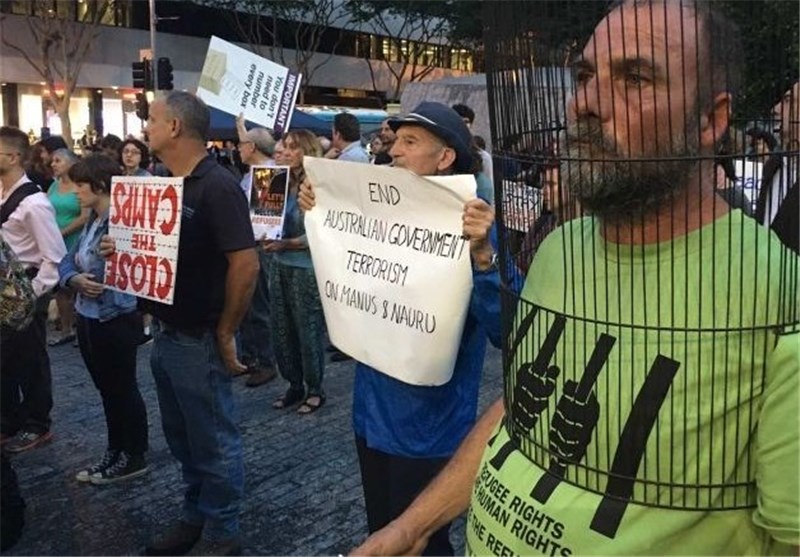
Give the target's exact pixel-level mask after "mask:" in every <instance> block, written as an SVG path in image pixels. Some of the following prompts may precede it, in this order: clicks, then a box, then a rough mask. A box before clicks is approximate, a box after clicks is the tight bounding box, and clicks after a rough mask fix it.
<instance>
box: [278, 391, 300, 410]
mask: <svg viewBox="0 0 800 557" xmlns="http://www.w3.org/2000/svg"><path fill="white" fill-rule="evenodd" d="M304 394H305V393H303V391H295V390H294V389H292V388H291V387H290V388H289V389H286V393H284V395H283V396H282V397H280V398H279V399H277V400H276V401H275V402H273V403H272V407H273V408H275V409H276V410H283V409H284V408H288V407H289V406H293V405H295V404H297V403H298V402H300V401H301V400H303V395H304Z"/></svg>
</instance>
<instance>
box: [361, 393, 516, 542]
mask: <svg viewBox="0 0 800 557" xmlns="http://www.w3.org/2000/svg"><path fill="white" fill-rule="evenodd" d="M503 413H504V410H503V400H502V399H499V400H497V401H496V402H495V403H494V404H492V406H490V407H489V409H488V410H487V411H486V412H485V413H484V414H483V416H481V419H480V420H479V421H478V423H477V424H475V427H474V428H472V431H471V432H470V434H469V435H468V436H467V438H466V439H464V441H463V442H462V443H461V446H460V447H459V448H458V451H456V454H455V455H453V458H452V459H450V462H448V463H447V466H445V467H444V469H443V470H442V471H441V472H440V473H439V475H438V476H436V478H434V480H433V481H432V482H431V483H430V484H429V485H428V487H426V488H425V489H424V490H423V492H422V493H420V494H419V496H418V497H417V498H416V499H415V500H414V502H413V503H412V504H411V506H410V507H408V509H406V511H405V512H404V513H403V514H402V515H400V516H399V517H398V518H397V519H395V520H393V521H392V522H390V523H389V524H388V525H387V526H386V527H385V528H383V529H382V530H379V531H378V532H375V533H374V534H373V535H371V536H370V537H369V538H367V540H366V541H365V542H364V543H363V544H361V545H360V546H359V547H357V548H355V549H354V550H353V551H352V552H351V555H420V554H421V552H422V551H423V550H424V549H425V546H426V545H427V544H428V539H430V537H431V535H433V533H434V532H436V531H437V530H438V529H439V528H441V527H442V526H444V525H445V524H447V523H448V522H450V521H452V520H453V519H454V518H456V517H457V516H458V515H460V514H461V513H463V512H464V511H465V510H466V509H467V507H468V506H469V500H470V495H471V493H472V485H473V484H474V483H475V478H476V476H477V475H478V467H479V466H480V463H481V457H482V456H483V452H484V450H485V449H486V444H487V443H488V442H489V437H490V436H491V434H492V432H493V431H494V429H495V427H496V426H497V424H498V422H499V421H500V419H501V418H502V417H503Z"/></svg>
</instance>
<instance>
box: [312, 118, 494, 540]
mask: <svg viewBox="0 0 800 557" xmlns="http://www.w3.org/2000/svg"><path fill="white" fill-rule="evenodd" d="M389 125H390V126H391V128H392V130H393V131H394V132H395V133H396V136H397V138H396V140H395V142H394V145H393V146H392V149H391V155H392V157H393V159H394V166H397V167H401V168H405V169H407V170H410V171H412V172H415V173H416V174H419V175H420V176H436V175H445V174H468V173H473V152H472V150H471V149H470V144H471V140H472V136H471V135H470V132H469V130H468V129H467V126H466V125H465V124H464V122H463V121H462V119H461V117H460V116H459V115H458V114H457V113H456V112H455V111H454V110H453V109H451V108H450V107H448V106H446V105H443V104H440V103H435V102H423V103H421V104H420V105H419V106H417V107H416V109H414V111H413V112H411V113H410V114H408V115H406V116H404V117H402V118H398V119H392V120H390V121H389ZM313 205H314V194H313V190H312V188H311V186H310V184H308V183H306V184H304V186H303V188H302V189H301V192H300V206H301V207H302V208H304V209H305V210H309V209H310V208H311V207H313ZM463 221H464V229H463V232H464V235H465V236H466V237H468V238H469V239H470V252H471V256H472V265H473V291H472V299H471V300H470V307H469V313H468V316H467V319H466V322H465V324H464V332H463V333H462V337H461V344H460V347H459V351H458V357H457V359H456V363H455V367H454V369H453V376H452V379H451V380H450V381H449V382H448V383H446V384H444V385H441V386H438V387H422V386H416V385H409V384H406V383H403V382H401V381H398V380H397V379H394V378H393V377H390V376H389V375H386V374H383V373H380V372H379V371H377V370H375V369H373V368H371V367H369V366H367V365H366V364H363V363H358V364H357V365H356V377H355V385H354V391H353V426H354V429H355V434H356V448H357V449H358V460H359V464H360V467H361V479H362V484H363V487H364V499H365V503H366V510H367V522H368V526H369V531H370V532H375V531H376V530H379V529H380V528H382V527H383V526H385V525H387V524H388V523H389V522H391V521H392V520H394V519H395V518H396V517H397V516H399V515H400V514H401V513H402V512H403V510H404V509H405V508H406V507H407V506H408V505H409V504H410V503H411V501H412V500H413V499H414V497H415V496H416V495H417V494H418V493H419V492H420V491H421V490H422V489H423V488H424V487H425V485H426V484H427V483H428V482H429V481H430V480H431V479H432V478H433V477H434V476H435V475H436V474H437V472H438V471H439V470H441V468H442V467H443V466H444V465H445V463H446V462H447V461H448V459H449V458H450V457H451V456H452V455H453V453H454V452H455V450H456V448H457V447H458V445H459V443H460V442H461V440H462V439H464V437H465V436H466V434H467V432H468V431H469V430H470V428H471V427H472V425H473V424H474V423H475V419H476V413H477V406H478V387H479V385H480V374H481V369H482V368H483V360H484V356H485V351H486V336H487V334H488V335H489V336H490V338H491V339H492V342H493V343H494V344H499V336H500V330H499V329H500V326H499V316H500V297H499V276H498V272H497V269H496V266H495V259H496V257H495V253H494V250H493V248H492V245H491V243H490V241H489V232H490V230H491V228H492V223H493V221H494V212H493V210H492V208H491V206H490V205H489V204H488V203H487V202H486V201H485V200H483V199H480V198H479V199H473V200H471V201H468V202H467V203H466V204H465V206H464V215H463ZM442 279H443V280H446V277H442ZM449 531H450V524H449V523H448V524H446V525H444V526H442V527H441V528H440V529H439V530H438V531H437V532H436V533H435V534H434V535H433V536H431V539H430V542H429V544H428V547H427V549H426V553H425V554H426V555H452V553H453V547H452V546H451V544H450V539H449Z"/></svg>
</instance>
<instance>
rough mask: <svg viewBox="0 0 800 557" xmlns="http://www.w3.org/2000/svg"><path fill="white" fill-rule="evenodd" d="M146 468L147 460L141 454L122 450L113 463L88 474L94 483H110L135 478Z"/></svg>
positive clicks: (145, 470) (144, 471)
mask: <svg viewBox="0 0 800 557" xmlns="http://www.w3.org/2000/svg"><path fill="white" fill-rule="evenodd" d="M147 470H148V467H147V461H145V459H144V456H143V455H130V454H128V453H126V452H125V451H122V452H120V453H119V458H117V461H116V462H115V463H114V464H112V465H111V466H109V467H108V468H106V469H105V470H103V471H102V472H98V473H97V474H94V475H92V476H89V481H90V482H92V483H93V484H95V485H106V484H112V483H114V482H121V481H123V480H131V479H133V478H137V477H139V476H141V475H142V474H144V473H146V472H147Z"/></svg>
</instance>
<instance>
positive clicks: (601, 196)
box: [562, 120, 699, 222]
mask: <svg viewBox="0 0 800 557" xmlns="http://www.w3.org/2000/svg"><path fill="white" fill-rule="evenodd" d="M676 139H678V141H673V142H672V143H673V144H674V145H680V144H681V143H682V142H683V139H684V138H683V134H682V135H681V137H680V138H676ZM697 142H698V140H697V137H696V130H694V131H691V130H690V133H687V134H686V144H685V145H683V147H682V148H679V149H675V150H672V149H671V147H666V148H664V149H659V152H656V153H653V154H648V155H646V156H644V157H640V158H631V157H623V156H621V155H620V154H619V151H618V149H617V147H616V145H615V144H614V143H613V142H611V141H609V140H607V139H606V138H605V136H604V135H603V130H602V128H601V126H600V123H599V122H598V121H597V120H582V121H579V122H576V123H574V124H571V125H570V126H569V127H568V129H567V138H566V149H565V154H566V155H567V158H568V159H570V160H564V161H563V162H562V165H565V166H566V168H562V171H564V175H565V176H566V182H567V187H568V188H569V191H570V194H571V195H573V196H575V197H576V198H577V199H578V200H579V202H580V204H581V207H582V208H583V209H585V210H587V211H589V212H590V213H592V214H594V215H597V216H599V217H601V218H603V219H604V220H607V221H613V222H636V221H639V220H641V219H643V218H645V217H647V216H649V215H652V214H654V213H656V212H657V211H658V210H659V209H660V208H661V207H663V206H665V205H668V204H669V203H670V202H671V200H672V199H673V198H674V196H675V195H676V194H678V193H680V192H682V190H684V189H685V188H686V187H687V183H688V178H689V175H690V173H691V172H692V169H693V168H695V167H696V165H697V160H696V159H694V157H696V156H697V155H698V154H699V148H698V145H697ZM659 157H664V159H660V158H659Z"/></svg>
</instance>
